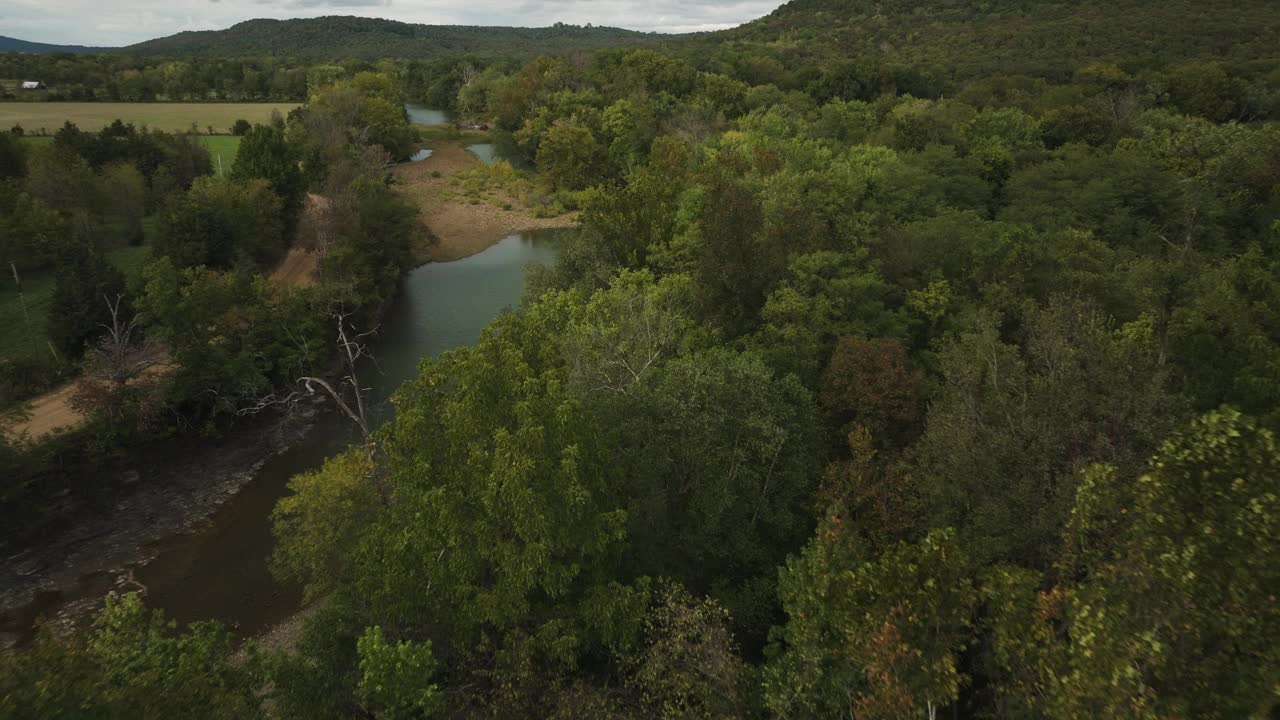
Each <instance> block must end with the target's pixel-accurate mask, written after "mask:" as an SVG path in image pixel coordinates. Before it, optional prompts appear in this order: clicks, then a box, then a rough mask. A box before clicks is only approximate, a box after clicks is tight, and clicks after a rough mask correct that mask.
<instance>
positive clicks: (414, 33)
mask: <svg viewBox="0 0 1280 720" xmlns="http://www.w3.org/2000/svg"><path fill="white" fill-rule="evenodd" d="M655 37H656V36H654V35H652V34H646V33H639V32H635V31H632V30H622V29H619V28H610V27H590V26H586V27H583V26H578V25H564V24H556V25H555V26H553V27H545V28H516V27H472V26H465V25H414V24H409V23H402V22H396V21H394V20H380V19H376V18H359V17H338V16H333V17H320V18H308V19H298V20H249V21H246V22H242V23H239V24H237V25H234V26H232V27H230V28H227V29H226V30H204V31H191V32H182V33H178V34H177V35H171V36H169V37H164V38H158V39H156V40H149V41H147V42H144V43H138V44H137V45H130V46H128V47H125V48H121V49H120V50H119V52H123V53H129V54H134V55H168V56H177V57H190V56H199V57H242V56H251V57H252V56H274V57H299V58H311V59H324V60H338V59H342V58H351V57H355V58H366V59H376V58H433V57H440V56H445V55H462V54H468V53H472V54H480V55H488V56H509V57H523V58H527V57H531V56H533V55H537V54H539V53H547V52H564V51H568V50H594V49H598V48H604V47H614V46H619V45H631V44H639V43H651V42H653V41H654V39H655Z"/></svg>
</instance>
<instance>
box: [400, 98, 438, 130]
mask: <svg viewBox="0 0 1280 720" xmlns="http://www.w3.org/2000/svg"><path fill="white" fill-rule="evenodd" d="M404 111H405V112H406V113H408V114H409V122H410V123H412V124H414V125H444V124H446V123H448V122H449V115H448V114H446V113H445V111H443V110H435V109H433V108H429V107H424V106H422V105H415V104H414V103H405V105H404Z"/></svg>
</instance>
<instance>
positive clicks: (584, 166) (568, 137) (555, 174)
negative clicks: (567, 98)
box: [537, 118, 604, 190]
mask: <svg viewBox="0 0 1280 720" xmlns="http://www.w3.org/2000/svg"><path fill="white" fill-rule="evenodd" d="M603 154H604V153H603V150H602V148H601V147H600V143H599V142H597V141H596V138H595V135H593V134H592V132H591V129H590V128H588V127H586V126H584V125H582V124H581V123H579V122H577V121H576V120H573V119H565V118H561V119H560V120H557V121H556V122H555V123H554V124H552V125H551V127H549V128H548V129H547V131H546V133H545V134H544V135H543V136H542V141H541V142H539V143H538V156H537V162H538V171H539V172H540V173H542V174H543V175H544V176H546V178H547V179H548V180H549V181H550V182H551V183H552V184H553V185H554V186H555V187H561V188H566V189H569V190H581V189H582V188H585V187H587V186H589V185H591V184H592V182H593V181H594V180H595V177H596V172H597V171H598V168H599V166H600V160H601V158H602V156H603Z"/></svg>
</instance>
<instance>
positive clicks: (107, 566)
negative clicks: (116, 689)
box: [0, 407, 315, 645]
mask: <svg viewBox="0 0 1280 720" xmlns="http://www.w3.org/2000/svg"><path fill="white" fill-rule="evenodd" d="M314 412H315V411H314V409H313V408H310V407H307V408H305V409H300V411H299V412H296V413H295V414H294V415H293V416H291V417H288V418H284V419H282V420H273V419H269V418H262V419H261V420H258V421H256V422H253V423H249V424H248V425H246V426H244V427H242V428H239V429H237V430H235V431H233V432H231V433H228V434H227V435H226V436H225V437H223V438H221V439H219V440H217V441H214V442H207V441H198V440H193V441H190V442H188V443H182V444H181V445H180V446H179V445H164V446H162V447H158V448H155V449H152V450H151V451H143V452H140V453H138V454H137V456H136V457H130V458H129V459H128V460H127V461H121V462H120V463H118V464H117V465H115V466H112V467H106V468H103V470H102V472H101V473H100V474H99V476H98V477H99V479H100V481H101V485H100V486H98V487H95V488H93V489H92V490H86V491H84V492H82V493H70V492H69V493H68V494H67V495H66V496H64V497H63V498H61V499H60V500H59V506H58V507H57V508H51V509H50V510H49V512H47V513H46V514H45V517H47V518H50V519H49V520H48V521H47V522H46V523H45V524H33V525H32V526H30V527H26V528H23V529H22V531H21V532H18V529H17V528H11V529H10V532H9V533H6V536H5V537H3V539H0V557H4V558H5V563H4V568H3V569H2V570H0V645H3V644H8V643H13V642H18V641H21V640H23V639H25V638H26V637H29V634H30V628H31V623H32V621H33V620H34V619H35V618H36V617H38V616H41V615H49V617H48V618H47V619H48V620H49V621H50V622H52V623H53V624H54V626H55V627H61V628H69V627H74V626H76V625H77V624H78V623H80V622H81V621H83V620H84V619H85V618H87V617H89V616H90V615H91V614H92V613H93V612H94V611H95V610H96V609H97V608H98V607H99V606H100V604H101V601H102V597H103V596H104V595H105V594H106V593H107V592H108V591H110V590H120V591H130V590H138V589H144V588H143V587H142V586H141V585H140V584H139V583H138V581H137V579H136V575H135V571H137V570H138V569H139V568H141V567H143V566H145V565H146V564H147V563H148V562H150V561H151V560H152V559H153V558H154V557H155V556H156V555H157V553H158V551H159V549H158V547H157V545H156V544H157V543H160V542H162V541H166V540H168V539H169V538H172V537H174V536H176V535H181V534H186V533H193V532H195V531H197V530H198V529H200V528H201V527H203V525H204V524H205V523H207V521H208V520H209V519H210V518H211V517H212V516H213V515H214V513H215V512H217V511H218V510H219V509H220V508H222V507H223V506H224V504H225V503H226V502H227V501H228V500H230V499H231V498H234V497H235V496H236V495H237V494H239V493H240V491H241V490H243V489H244V487H245V486H246V485H248V483H249V482H250V481H252V480H253V479H254V477H255V476H256V474H257V473H258V471H259V469H261V468H262V466H263V465H264V464H265V463H266V462H267V461H268V460H270V459H271V458H272V457H273V456H275V455H277V454H278V453H281V452H283V451H285V450H287V449H288V448H289V447H291V446H292V445H293V444H294V443H296V442H298V441H299V440H300V439H301V438H302V437H304V436H305V434H306V433H307V431H308V429H309V428H310V426H311V424H312V421H313V416H314Z"/></svg>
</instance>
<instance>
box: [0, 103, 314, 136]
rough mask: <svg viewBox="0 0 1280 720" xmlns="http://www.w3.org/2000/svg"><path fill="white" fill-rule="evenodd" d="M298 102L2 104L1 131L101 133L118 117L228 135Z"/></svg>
mask: <svg viewBox="0 0 1280 720" xmlns="http://www.w3.org/2000/svg"><path fill="white" fill-rule="evenodd" d="M295 107H297V104H296V103H65V102H48V103H28V102H6V103H0V130H8V129H9V128H11V127H13V126H14V125H21V126H22V127H23V129H25V130H26V131H27V132H28V133H33V134H35V133H40V130H41V129H42V128H43V129H44V130H45V132H47V133H49V134H52V133H54V132H56V131H57V129H58V128H60V127H62V124H63V123H64V122H66V121H68V120H70V121H71V122H73V123H75V124H76V125H78V126H79V127H80V129H81V130H99V129H101V128H103V127H106V126H107V125H110V124H111V122H112V121H113V120H116V119H117V118H118V119H120V120H123V121H125V122H128V123H133V124H134V125H146V126H147V127H151V128H155V129H157V130H166V131H168V132H177V131H183V130H190V129H191V126H192V124H194V125H195V126H196V127H197V128H198V129H199V130H200V132H202V133H207V132H208V131H209V126H213V129H214V132H219V133H225V132H229V131H230V129H231V125H232V123H234V122H235V121H236V120H239V119H240V118H244V119H245V120H248V121H249V122H251V123H261V122H266V121H267V120H268V119H269V118H270V117H271V111H272V110H279V111H280V114H282V115H283V114H286V113H288V112H289V111H290V110H292V109H293V108H295Z"/></svg>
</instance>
